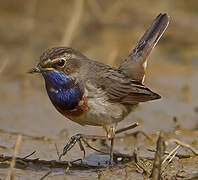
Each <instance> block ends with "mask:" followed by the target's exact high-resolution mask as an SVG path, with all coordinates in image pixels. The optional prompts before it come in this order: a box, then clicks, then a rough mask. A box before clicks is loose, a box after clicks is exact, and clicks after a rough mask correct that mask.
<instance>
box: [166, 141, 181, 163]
mask: <svg viewBox="0 0 198 180" xmlns="http://www.w3.org/2000/svg"><path fill="white" fill-rule="evenodd" d="M179 147H180V145H178V146H177V147H176V148H175V149H173V150H172V151H171V152H170V153H169V154H168V156H166V158H165V159H164V160H163V162H162V164H164V163H165V162H166V161H167V160H168V159H169V158H170V157H171V156H172V154H174V153H175V152H177V150H178V149H179ZM176 154H177V153H176ZM176 154H175V155H176Z"/></svg>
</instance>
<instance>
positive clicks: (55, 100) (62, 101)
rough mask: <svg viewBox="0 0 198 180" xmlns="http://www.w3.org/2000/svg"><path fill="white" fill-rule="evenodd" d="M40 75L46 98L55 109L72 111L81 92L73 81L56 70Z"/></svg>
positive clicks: (79, 98)
mask: <svg viewBox="0 0 198 180" xmlns="http://www.w3.org/2000/svg"><path fill="white" fill-rule="evenodd" d="M42 75H43V77H44V79H45V86H46V90H47V93H48V96H49V98H50V100H51V102H52V104H53V105H54V106H55V107H58V108H60V109H61V110H72V109H75V107H76V106H78V103H79V101H80V100H81V99H82V96H83V92H82V90H81V89H80V87H79V86H78V85H77V84H76V83H75V81H74V80H73V79H71V78H70V77H69V76H67V75H66V74H64V73H62V72H58V71H56V70H54V71H46V72H43V73H42Z"/></svg>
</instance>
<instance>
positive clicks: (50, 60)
mask: <svg viewBox="0 0 198 180" xmlns="http://www.w3.org/2000/svg"><path fill="white" fill-rule="evenodd" d="M85 58H86V57H85V56H84V55H82V54H81V53H80V52H79V51H76V50H74V49H72V48H68V47H54V48H50V49H47V50H45V51H44V52H43V53H42V55H41V56H40V62H39V63H38V65H37V66H35V67H33V68H31V69H30V70H29V71H28V73H31V74H33V73H42V74H43V73H45V72H48V71H57V72H62V73H65V74H66V75H71V74H73V73H75V72H78V71H79V68H80V64H81V61H80V60H81V59H85Z"/></svg>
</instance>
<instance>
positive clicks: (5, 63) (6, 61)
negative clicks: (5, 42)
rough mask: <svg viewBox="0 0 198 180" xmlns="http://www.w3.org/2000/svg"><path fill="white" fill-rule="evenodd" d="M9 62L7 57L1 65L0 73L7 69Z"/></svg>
mask: <svg viewBox="0 0 198 180" xmlns="http://www.w3.org/2000/svg"><path fill="white" fill-rule="evenodd" d="M7 64H8V58H5V59H4V61H3V63H2V64H1V67H0V74H1V73H2V72H3V71H4V70H5V68H6V66H7Z"/></svg>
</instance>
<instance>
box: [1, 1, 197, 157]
mask: <svg viewBox="0 0 198 180" xmlns="http://www.w3.org/2000/svg"><path fill="white" fill-rule="evenodd" d="M165 12H166V13H168V15H169V16H170V25H169V27H168V29H167V30H166V32H165V34H164V35H163V37H162V39H161V40H160V41H159V42H158V44H157V46H156V47H155V49H154V50H153V52H152V54H151V55H150V57H149V64H148V69H147V76H146V82H145V83H146V85H147V86H148V87H149V88H150V89H152V90H153V91H155V92H157V93H159V94H160V95H161V96H162V97H163V98H162V99H161V100H158V101H153V102H149V103H145V104H142V105H140V107H139V108H138V109H137V111H136V112H135V113H133V114H132V115H131V116H129V118H128V119H127V120H126V121H124V122H122V123H121V124H120V127H122V126H124V125H125V124H131V123H133V122H135V121H140V122H141V126H140V129H142V130H144V131H146V132H156V131H159V130H164V131H170V130H171V129H172V128H173V118H174V117H177V119H178V121H179V123H180V124H181V125H182V126H184V127H186V128H195V127H197V123H198V115H197V113H198V98H197V92H198V83H197V79H198V51H197V49H198V43H197V40H198V39H197V34H198V1H197V0H191V1H186V0H174V1H172V0H166V1H158V0H149V1H148V0H138V1H132V0H116V1H115V0H109V1H104V0H56V1H54V0H42V1H38V0H20V1H19V0H7V1H3V0H0V84H1V86H0V124H1V125H0V128H1V129H3V130H6V131H13V132H19V133H25V134H31V135H38V136H46V137H49V138H53V139H57V141H58V140H59V139H61V138H62V141H60V144H61V145H60V146H61V147H62V146H63V143H64V142H65V138H66V137H69V136H71V135H73V134H74V133H77V132H85V133H87V132H89V134H93V133H98V134H102V133H103V131H102V130H101V129H100V128H98V127H97V128H96V127H81V126H79V125H77V124H75V123H73V122H71V121H69V120H66V119H65V118H64V117H62V116H61V115H60V114H58V113H57V112H56V110H55V109H54V108H53V107H52V105H51V103H50V101H49V99H48V97H47V94H46V92H45V88H44V81H43V79H42V78H41V77H40V76H39V75H35V76H31V75H29V74H27V73H26V72H27V70H28V69H29V68H31V67H32V66H34V65H35V64H37V62H38V61H39V56H40V54H41V53H42V52H43V50H45V49H46V48H49V47H53V46H71V47H73V48H74V49H78V50H80V51H81V52H82V53H83V54H85V55H86V56H88V57H90V58H92V59H96V60H98V61H101V62H103V63H106V64H109V65H111V66H114V67H118V66H119V65H120V63H121V62H123V60H124V59H125V58H126V57H127V56H128V54H129V53H130V51H131V49H132V48H133V47H134V46H135V44H136V43H137V41H138V40H139V39H140V37H141V36H142V35H143V33H144V32H145V30H146V29H147V28H148V26H149V25H150V24H151V23H152V21H153V20H154V18H155V17H156V16H157V15H158V14H159V13H165ZM0 139H2V141H1V142H0V143H2V144H1V145H4V146H8V147H10V146H11V144H12V143H14V142H15V139H9V138H8V137H7V136H5V137H4V136H3V135H2V136H1V137H0ZM3 140H5V141H3ZM48 146H49V147H48ZM23 148H24V149H23V152H22V153H24V154H25V153H27V152H30V151H31V150H32V149H34V148H36V149H38V151H39V152H40V154H39V156H41V157H44V158H55V156H56V155H54V154H55V153H54V150H55V149H54V146H53V145H51V144H50V145H47V147H43V148H41V145H40V147H38V144H36V143H35V142H33V143H31V145H28V142H26V144H25V143H24V145H23ZM46 148H48V150H49V152H50V150H51V151H52V152H53V153H51V154H50V153H48V154H46V153H45V152H46ZM50 148H51V149H50ZM74 157H75V155H74Z"/></svg>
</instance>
